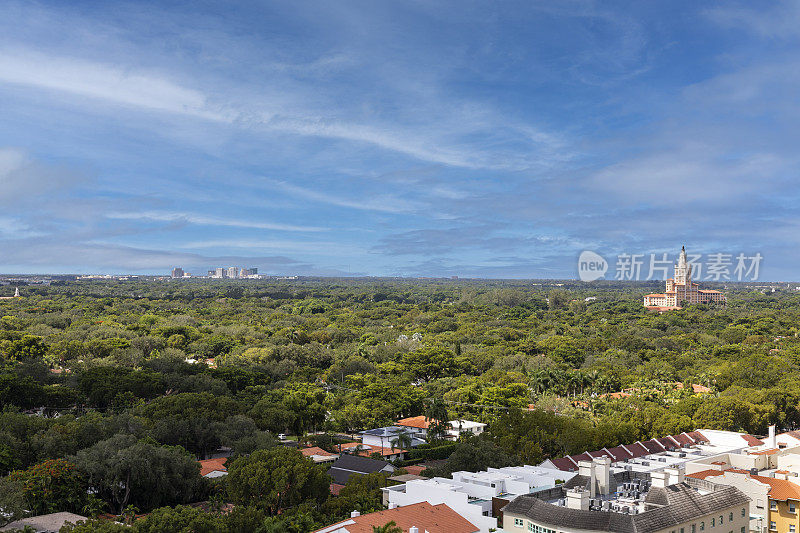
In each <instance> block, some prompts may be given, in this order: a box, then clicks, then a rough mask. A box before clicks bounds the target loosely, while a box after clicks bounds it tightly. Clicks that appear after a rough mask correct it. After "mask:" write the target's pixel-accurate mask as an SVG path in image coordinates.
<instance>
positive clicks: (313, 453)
mask: <svg viewBox="0 0 800 533" xmlns="http://www.w3.org/2000/svg"><path fill="white" fill-rule="evenodd" d="M300 453H302V454H303V457H307V458H309V459H311V460H312V461H314V462H315V463H332V462H334V461H336V459H338V458H339V455H338V454H335V453H330V452H327V451H325V450H323V449H322V448H320V447H319V446H312V447H310V448H303V449H301V450H300Z"/></svg>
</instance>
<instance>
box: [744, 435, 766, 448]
mask: <svg viewBox="0 0 800 533" xmlns="http://www.w3.org/2000/svg"><path fill="white" fill-rule="evenodd" d="M742 438H743V439H744V440H745V441H746V442H747V444H749V445H750V446H763V445H764V441H763V440H761V439H759V438H756V437H754V436H752V435H747V434H745V435H742Z"/></svg>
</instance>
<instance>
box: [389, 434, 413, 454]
mask: <svg viewBox="0 0 800 533" xmlns="http://www.w3.org/2000/svg"><path fill="white" fill-rule="evenodd" d="M412 442H413V437H412V436H411V433H407V432H405V431H404V432H402V433H398V434H397V436H396V437H395V438H393V439H392V440H391V441H390V442H389V444H391V445H392V450H394V449H395V448H398V449H400V450H407V449H409V448H411V444H412Z"/></svg>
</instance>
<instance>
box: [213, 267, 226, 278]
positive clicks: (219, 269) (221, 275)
mask: <svg viewBox="0 0 800 533" xmlns="http://www.w3.org/2000/svg"><path fill="white" fill-rule="evenodd" d="M214 277H215V278H224V277H225V269H224V268H223V267H217V269H216V272H215V274H214Z"/></svg>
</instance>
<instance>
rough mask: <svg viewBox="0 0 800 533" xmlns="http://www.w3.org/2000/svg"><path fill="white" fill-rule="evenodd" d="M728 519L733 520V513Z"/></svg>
mask: <svg viewBox="0 0 800 533" xmlns="http://www.w3.org/2000/svg"><path fill="white" fill-rule="evenodd" d="M728 520H730V521H731V522H733V513H731V514H730V515H729V516H728Z"/></svg>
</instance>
